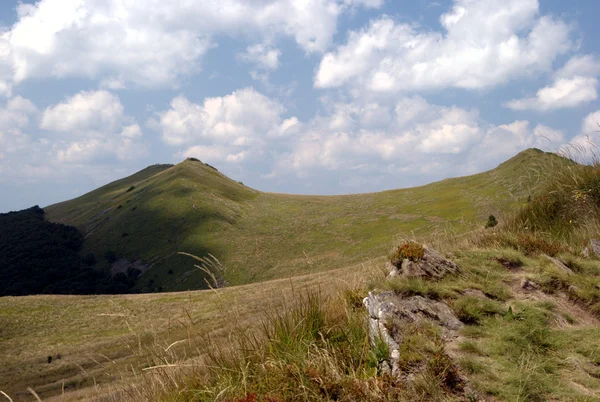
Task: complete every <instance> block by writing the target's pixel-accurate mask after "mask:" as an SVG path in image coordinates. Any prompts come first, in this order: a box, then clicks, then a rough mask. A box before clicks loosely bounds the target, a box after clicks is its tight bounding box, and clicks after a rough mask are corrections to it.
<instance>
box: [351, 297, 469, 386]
mask: <svg viewBox="0 0 600 402" xmlns="http://www.w3.org/2000/svg"><path fill="white" fill-rule="evenodd" d="M363 304H364V305H365V307H366V309H367V311H368V315H369V337H370V340H371V343H372V344H373V345H375V344H376V341H377V340H378V339H379V340H380V341H383V342H385V343H386V344H387V346H388V349H389V360H388V361H384V362H380V370H381V371H383V372H390V373H391V374H392V375H394V376H399V375H400V367H399V362H400V345H401V344H402V339H403V327H404V326H406V325H407V324H411V323H416V322H419V321H421V320H428V321H432V322H434V323H436V324H438V325H439V326H440V327H441V328H442V339H444V340H449V339H451V338H454V337H456V336H457V332H456V331H457V330H458V329H460V328H461V327H462V326H463V325H464V324H463V323H462V322H460V321H459V319H458V318H456V316H455V315H454V312H453V311H452V309H450V307H448V305H447V304H445V303H443V302H439V301H434V300H430V299H426V298H424V297H421V296H412V297H408V298H403V297H402V296H400V295H397V294H396V293H394V292H383V293H379V294H374V293H372V292H369V296H367V297H365V299H364V300H363Z"/></svg>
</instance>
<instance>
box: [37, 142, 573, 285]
mask: <svg viewBox="0 0 600 402" xmlns="http://www.w3.org/2000/svg"><path fill="white" fill-rule="evenodd" d="M564 161H565V160H564V159H563V158H560V157H558V156H556V155H553V154H547V153H544V152H541V151H538V150H527V151H524V152H522V153H520V154H519V155H517V156H515V157H514V158H512V159H510V160H509V161H507V162H505V163H503V164H502V165H500V166H499V167H498V168H496V169H494V170H491V171H488V172H484V173H481V174H477V175H473V176H468V177H461V178H454V179H446V180H443V181H440V182H437V183H432V184H429V185H426V186H422V187H416V188H410V189H400V190H392V191H385V192H379V193H369V194H355V195H343V196H304V195H287V194H274V193H263V192H259V191H256V190H253V189H250V188H248V187H245V186H243V185H242V184H240V183H237V182H235V181H233V180H231V179H229V178H227V177H226V176H224V175H222V174H221V173H219V172H218V171H216V170H215V169H214V168H211V167H209V166H207V165H205V164H203V163H201V162H198V161H194V160H186V161H184V162H182V163H180V164H178V165H175V166H170V165H157V166H152V167H149V168H147V169H145V170H143V171H141V172H139V173H136V174H134V175H132V176H130V177H128V178H126V179H122V180H119V181H117V182H114V183H111V184H109V185H107V186H104V187H102V188H100V189H98V190H95V191H93V192H91V193H89V194H86V195H84V196H82V197H79V198H77V199H74V200H71V201H66V202H63V203H59V204H55V205H52V206H49V207H47V208H45V210H46V216H47V218H48V219H49V220H52V221H58V222H61V223H67V224H71V225H74V226H77V227H78V228H79V229H81V230H82V231H83V232H84V234H85V235H86V245H85V248H86V252H93V253H94V254H96V255H97V256H99V257H101V256H102V255H104V254H105V252H106V251H107V250H112V251H114V252H115V253H116V254H117V255H118V256H119V257H123V258H125V259H127V260H129V261H131V262H133V261H139V262H140V264H143V267H145V269H147V271H146V272H145V273H144V274H143V276H142V278H141V281H140V289H145V290H185V289H193V288H201V287H203V286H204V281H203V277H202V275H201V274H200V271H199V270H197V269H195V268H193V261H192V260H190V259H189V258H188V257H184V256H181V255H178V254H176V252H177V251H185V252H189V253H193V254H196V255H200V256H203V255H206V254H207V253H211V254H213V255H215V256H216V257H217V258H219V260H220V261H221V262H222V263H223V264H224V265H225V266H226V267H228V272H229V273H228V275H227V278H226V279H227V280H228V281H229V283H231V284H242V283H248V282H255V281H262V280H267V279H273V278H280V277H286V276H290V275H297V274H301V273H308V272H316V271H322V270H327V269H333V268H339V267H342V266H346V265H349V264H352V263H357V262H362V261H365V260H367V259H369V258H374V257H378V256H381V255H383V254H385V253H387V251H388V250H389V249H390V248H391V246H392V245H393V243H394V241H395V240H396V239H397V238H398V237H399V236H416V237H420V238H426V237H428V236H435V235H436V234H440V233H443V232H448V231H452V232H454V233H462V232H465V231H468V230H471V229H474V228H476V227H479V226H481V225H483V224H484V223H485V221H486V219H487V216H488V215H489V214H496V215H497V216H499V215H501V214H502V213H503V212H506V211H508V210H512V209H513V208H514V207H516V206H518V205H521V204H522V203H523V202H524V201H525V200H526V199H527V197H528V195H529V194H531V193H532V192H533V191H534V190H535V188H536V187H537V186H538V185H539V183H540V181H541V180H542V179H543V177H548V174H547V171H548V170H551V169H552V166H553V165H556V164H562V163H565V162H564ZM542 172H543V173H545V174H542ZM131 186H134V187H135V188H134V189H132V190H130V191H127V190H128V189H130V188H131ZM100 259H101V260H103V259H102V258H100ZM108 266H109V264H108V262H106V261H104V260H103V262H102V263H101V264H100V267H103V268H105V269H107V268H108ZM138 266H141V265H138Z"/></svg>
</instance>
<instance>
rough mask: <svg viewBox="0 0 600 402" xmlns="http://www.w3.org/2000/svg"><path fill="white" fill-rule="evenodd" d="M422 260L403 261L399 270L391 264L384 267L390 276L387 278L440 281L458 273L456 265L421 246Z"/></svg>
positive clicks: (458, 269)
mask: <svg viewBox="0 0 600 402" xmlns="http://www.w3.org/2000/svg"><path fill="white" fill-rule="evenodd" d="M423 251H424V254H423V258H422V259H420V260H419V261H410V260H408V259H404V261H402V265H401V266H400V268H398V267H396V266H395V265H393V264H392V263H389V262H388V264H387V265H386V266H387V268H388V270H389V271H390V274H389V276H388V277H395V276H400V277H405V278H411V277H420V278H435V279H440V278H443V277H444V276H446V275H448V274H453V273H456V272H459V271H460V268H459V267H458V265H456V264H455V263H454V262H452V261H450V260H448V259H446V258H444V257H443V256H442V255H441V254H439V253H438V252H437V251H435V250H433V249H431V248H429V247H427V246H423Z"/></svg>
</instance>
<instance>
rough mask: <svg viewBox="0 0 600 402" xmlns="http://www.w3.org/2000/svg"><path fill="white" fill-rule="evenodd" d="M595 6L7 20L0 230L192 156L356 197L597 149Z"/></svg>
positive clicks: (101, 13)
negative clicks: (515, 160)
mask: <svg viewBox="0 0 600 402" xmlns="http://www.w3.org/2000/svg"><path fill="white" fill-rule="evenodd" d="M598 15H600V3H599V2H597V1H592V0H573V1H569V2H565V1H559V0H547V1H545V0H540V1H536V0H445V1H417V0H398V1H391V0H387V1H385V0H314V1H309V0H252V1H249V0H220V1H201V2H200V1H183V0H181V1H172V2H165V1H159V0H144V1H141V0H102V1H101V0H42V1H37V2H33V1H28V2H25V1H23V2H18V1H11V0H5V1H2V2H1V3H0V212H6V211H9V210H15V209H21V208H26V207H29V206H32V205H35V204H38V205H40V206H46V205H49V204H51V203H54V202H59V201H63V200H66V199H70V198H73V197H76V196H78V195H81V194H83V193H85V192H87V191H90V190H92V189H94V188H96V187H98V186H100V185H102V184H105V183H107V182H110V181H112V180H115V179H118V178H121V177H123V176H125V175H128V174H132V173H134V172H135V171H137V170H140V169H142V168H144V167H146V166H148V165H151V164H155V163H178V162H180V161H181V160H183V159H184V158H185V157H187V156H193V157H197V158H199V159H201V160H202V161H204V162H208V163H210V164H212V165H214V166H216V167H218V168H219V170H221V171H222V172H224V173H225V174H227V175H229V176H230V177H232V178H233V179H235V180H240V181H243V182H244V183H245V184H247V185H249V186H252V187H254V188H257V189H259V190H263V191H275V192H291V193H305V194H342V193H356V192H367V191H379V190H385V189H391V188H398V187H407V186H414V185H419V184H424V183H427V182H430V181H434V180H439V179H442V178H445V177H451V176H460V175H466V174H472V173H476V172H480V171H483V170H487V169H490V168H493V167H495V166H496V165H497V164H498V163H500V162H502V161H504V160H506V159H507V158H509V157H511V156H513V155H514V154H516V153H517V152H519V151H521V150H523V149H526V148H530V147H538V148H542V149H545V150H556V149H558V148H560V147H561V146H564V145H566V144H569V143H577V144H583V145H585V146H588V140H589V139H592V140H593V138H594V137H595V136H597V135H598V133H595V131H596V130H598V129H600V128H599V127H598V126H597V122H598V121H600V107H599V105H598V93H597V92H598V77H599V76H600V56H599V53H600V44H598V42H597V40H596V39H597V38H596V37H595V36H594V33H596V32H597V24H598V21H597V16H598Z"/></svg>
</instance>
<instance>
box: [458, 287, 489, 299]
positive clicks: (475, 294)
mask: <svg viewBox="0 0 600 402" xmlns="http://www.w3.org/2000/svg"><path fill="white" fill-rule="evenodd" d="M462 294H463V295H465V296H470V297H476V298H478V299H489V297H487V296H486V295H485V293H483V292H482V291H481V290H479V289H465V290H463V291H462Z"/></svg>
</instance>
